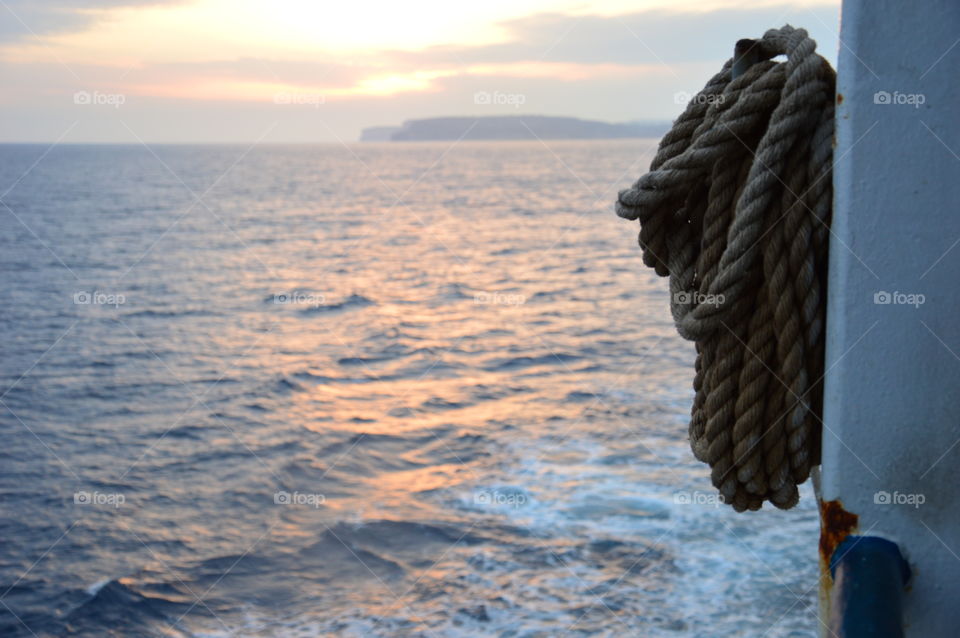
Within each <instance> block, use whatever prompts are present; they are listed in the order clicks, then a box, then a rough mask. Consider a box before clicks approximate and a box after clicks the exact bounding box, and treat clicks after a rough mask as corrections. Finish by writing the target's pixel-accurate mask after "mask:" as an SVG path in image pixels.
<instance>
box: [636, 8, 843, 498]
mask: <svg viewBox="0 0 960 638" xmlns="http://www.w3.org/2000/svg"><path fill="white" fill-rule="evenodd" d="M744 43H746V44H747V45H750V44H751V41H741V43H738V45H742V44H744ZM815 49H816V43H815V42H814V41H813V40H811V39H810V38H809V37H808V36H807V32H806V31H804V30H803V29H794V28H793V27H791V26H789V25H788V26H785V27H783V28H782V29H772V30H770V31H768V32H767V33H765V34H764V36H763V38H762V39H760V40H757V41H754V42H752V46H750V48H749V51H748V53H749V56H748V57H749V59H750V60H751V61H753V62H754V63H753V64H752V65H751V66H749V67H747V68H746V69H744V70H743V71H742V72H741V73H740V74H739V75H736V74H735V73H732V69H733V68H734V64H735V62H734V60H733V59H731V60H728V61H727V63H726V64H725V65H724V66H723V69H722V70H721V71H720V72H719V73H718V74H717V75H715V76H714V77H713V78H711V79H710V81H709V82H708V83H707V85H706V86H705V87H704V89H703V90H702V91H701V92H700V93H699V94H697V95H696V96H695V97H694V98H692V99H691V100H690V103H689V104H688V105H687V108H686V110H685V111H684V113H683V114H682V115H681V116H680V117H679V118H678V119H677V120H676V121H675V122H674V124H673V128H672V129H671V130H670V131H669V132H668V133H667V134H666V135H665V136H664V137H663V139H662V140H661V142H660V147H659V149H658V151H657V155H656V157H655V158H654V160H653V162H652V164H651V166H650V172H648V173H647V174H646V175H644V176H642V177H641V178H640V179H639V180H638V181H637V182H636V184H634V185H633V187H632V188H630V189H627V190H624V191H621V192H620V194H619V198H618V201H617V214H618V215H620V216H621V217H625V218H627V219H639V220H640V238H639V239H640V246H641V248H642V249H643V263H644V264H646V265H647V266H649V267H651V268H653V269H654V270H655V271H656V273H657V274H658V275H660V276H662V277H666V276H669V278H670V294H671V303H670V309H671V312H672V314H673V319H674V322H675V324H676V327H677V330H678V332H679V333H680V334H681V335H682V336H683V337H684V338H686V339H690V340H692V341H694V342H696V351H697V358H696V374H695V377H694V381H693V387H694V390H695V391H696V394H695V397H694V401H693V409H692V415H691V419H690V430H689V434H690V444H691V447H692V448H693V452H694V455H695V456H696V457H697V458H698V459H699V460H701V461H703V462H705V463H708V464H709V465H710V467H711V469H712V472H711V480H712V482H713V484H714V486H716V487H717V489H718V490H719V491H720V494H721V495H722V497H723V500H724V502H726V503H728V504H730V505H732V506H733V507H734V508H735V509H736V510H737V511H744V510H747V509H750V510H756V509H759V508H760V507H761V505H762V504H763V501H765V500H768V501H770V502H771V503H773V504H774V505H775V506H777V507H780V508H783V509H789V508H791V507H793V506H794V505H796V503H797V501H798V499H799V493H798V491H797V485H799V484H800V483H803V482H804V481H805V480H806V479H807V477H808V476H809V473H810V468H811V466H812V465H815V464H817V463H819V456H820V431H819V427H817V424H818V422H819V421H820V412H821V403H822V396H821V394H822V387H821V380H822V376H823V342H824V304H825V301H826V299H825V286H826V281H825V274H826V265H827V239H828V234H829V223H830V215H831V200H832V195H833V194H832V184H831V180H832V178H831V164H832V157H833V148H832V143H833V112H834V104H833V96H834V86H835V80H836V75H835V73H834V71H833V69H832V68H831V67H830V65H829V63H828V62H827V61H826V60H824V59H823V58H822V57H821V56H820V55H818V54H817V53H816V52H815ZM777 55H786V56H787V59H786V61H785V62H774V61H773V60H772V58H773V57H775V56H777ZM737 64H738V67H739V66H742V59H741V57H740V55H739V48H738V56H737ZM738 71H739V68H738ZM732 75H736V77H735V78H732V77H731V76H732Z"/></svg>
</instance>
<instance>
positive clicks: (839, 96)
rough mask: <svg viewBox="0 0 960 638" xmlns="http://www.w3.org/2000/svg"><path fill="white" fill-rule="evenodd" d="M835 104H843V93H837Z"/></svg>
mask: <svg viewBox="0 0 960 638" xmlns="http://www.w3.org/2000/svg"><path fill="white" fill-rule="evenodd" d="M837 104H843V93H837Z"/></svg>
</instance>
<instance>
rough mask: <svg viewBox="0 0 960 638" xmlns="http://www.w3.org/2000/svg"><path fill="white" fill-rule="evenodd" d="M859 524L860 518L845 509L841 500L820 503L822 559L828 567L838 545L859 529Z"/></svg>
mask: <svg viewBox="0 0 960 638" xmlns="http://www.w3.org/2000/svg"><path fill="white" fill-rule="evenodd" d="M859 522H860V517H859V516H857V515H856V514H854V513H852V512H848V511H847V510H845V509H843V503H841V502H840V501H839V500H836V501H821V502H820V558H821V559H822V560H823V561H824V562H825V563H826V564H827V565H829V564H830V557H831V556H833V551H834V550H835V549H837V545H839V544H840V543H842V542H843V539H845V538H846V537H847V536H849V535H850V534H851V533H852V532H853V531H854V530H856V529H857V525H858V524H859Z"/></svg>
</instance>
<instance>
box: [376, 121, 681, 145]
mask: <svg viewBox="0 0 960 638" xmlns="http://www.w3.org/2000/svg"><path fill="white" fill-rule="evenodd" d="M669 128H670V123H669V122H626V123H622V124H611V123H609V122H598V121H595V120H581V119H579V118H576V117H550V116H546V115H506V116H486V117H433V118H429V119H424V120H408V121H406V122H404V123H403V126H400V127H390V126H377V127H373V128H367V129H364V130H363V133H362V134H361V135H360V141H361V142H382V141H392V142H404V141H428V140H459V139H465V140H535V139H538V138H539V139H542V140H597V139H616V138H626V137H660V136H661V135H663V134H664V133H665V132H666V131H667V130H668V129H669Z"/></svg>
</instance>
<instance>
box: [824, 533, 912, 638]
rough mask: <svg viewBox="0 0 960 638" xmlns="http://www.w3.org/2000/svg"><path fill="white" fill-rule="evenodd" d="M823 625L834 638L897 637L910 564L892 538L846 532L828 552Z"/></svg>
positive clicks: (900, 624)
mask: <svg viewBox="0 0 960 638" xmlns="http://www.w3.org/2000/svg"><path fill="white" fill-rule="evenodd" d="M830 575H831V576H833V592H832V594H831V597H830V619H829V626H830V630H831V631H832V632H833V633H832V635H833V636H836V638H867V637H869V638H903V636H904V633H903V589H904V586H905V585H906V584H907V582H908V581H909V580H910V566H909V565H907V561H905V560H904V559H903V556H902V555H901V554H900V548H899V547H897V544H896V543H893V542H890V541H888V540H886V539H884V538H878V537H876V536H847V538H845V539H844V540H843V542H842V543H840V545H838V546H837V548H836V550H834V552H833V556H831V557H830Z"/></svg>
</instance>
